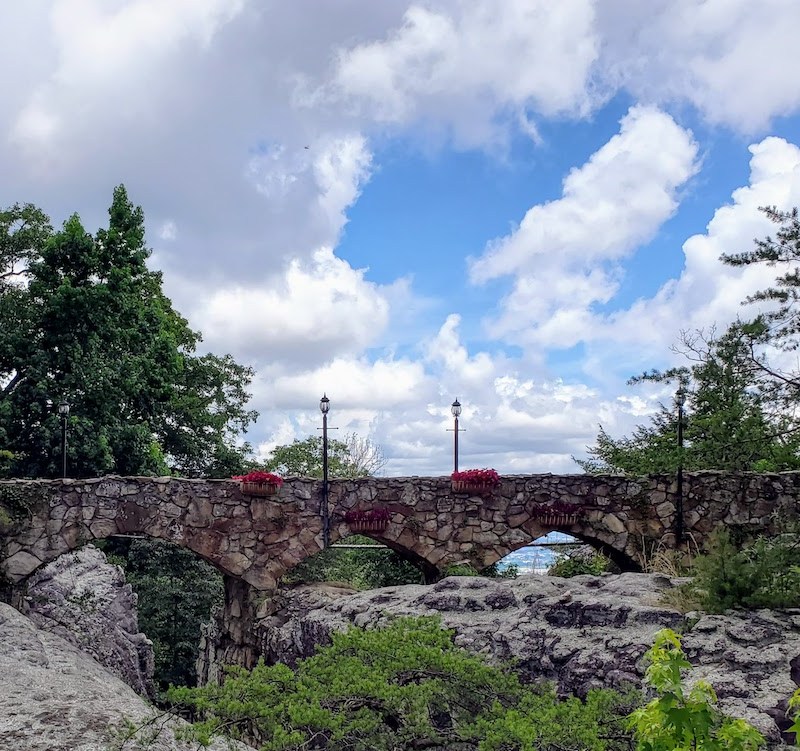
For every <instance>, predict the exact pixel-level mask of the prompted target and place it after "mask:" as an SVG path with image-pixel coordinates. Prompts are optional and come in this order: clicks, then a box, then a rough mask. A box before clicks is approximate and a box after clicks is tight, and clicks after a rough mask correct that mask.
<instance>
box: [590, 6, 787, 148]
mask: <svg viewBox="0 0 800 751" xmlns="http://www.w3.org/2000/svg"><path fill="white" fill-rule="evenodd" d="M596 13H597V24H596V27H595V31H596V33H597V34H598V35H599V36H600V37H601V38H602V40H603V42H602V53H601V56H600V60H599V62H598V65H597V68H596V73H597V75H598V77H599V78H600V79H601V80H602V81H604V83H605V84H606V85H607V86H608V87H609V89H610V90H611V91H613V90H615V89H617V88H619V87H624V88H627V89H628V90H629V91H630V92H632V93H633V94H634V96H636V97H637V98H638V99H640V100H644V101H653V102H662V103H664V104H666V103H669V102H675V101H678V102H689V103H691V104H692V105H693V106H694V107H696V108H697V109H698V110H699V111H700V112H701V113H702V114H703V115H704V116H705V117H706V118H707V119H708V120H709V121H710V122H712V123H718V124H723V125H726V126H728V127H730V128H733V129H734V130H737V131H742V132H745V133H755V132H757V131H759V130H762V129H763V128H765V127H766V126H768V125H769V123H770V121H771V120H772V119H773V118H775V117H776V116H779V115H785V114H789V113H791V112H796V111H797V110H798V107H800V79H798V77H797V75H796V74H795V72H796V70H797V67H798V65H800V48H798V45H797V34H796V30H797V29H798V28H800V4H798V3H797V2H795V0H761V2H758V3H754V2H752V0H652V1H651V2H648V3H630V2H628V1H627V0H604V1H603V2H598V3H597V4H596Z"/></svg>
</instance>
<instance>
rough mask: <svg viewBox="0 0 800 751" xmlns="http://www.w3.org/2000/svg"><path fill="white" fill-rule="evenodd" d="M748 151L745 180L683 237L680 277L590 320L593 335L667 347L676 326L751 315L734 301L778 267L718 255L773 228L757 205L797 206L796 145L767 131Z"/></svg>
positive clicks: (799, 159)
mask: <svg viewBox="0 0 800 751" xmlns="http://www.w3.org/2000/svg"><path fill="white" fill-rule="evenodd" d="M750 153H751V154H752V157H751V160H750V183H749V185H747V186H743V187H741V188H738V189H737V190H735V191H734V192H733V195H732V201H731V203H729V204H727V205H725V206H722V207H720V208H719V209H717V210H716V211H715V212H714V216H713V217H712V218H711V221H709V223H708V226H707V228H706V232H705V234H698V235H694V236H692V237H690V238H689V239H688V240H686V242H685V243H684V244H683V254H684V258H685V265H684V268H683V271H682V273H681V275H680V277H679V278H678V279H674V280H670V281H668V282H667V283H666V284H664V285H663V286H662V287H661V288H660V289H659V290H658V292H657V293H656V294H655V295H654V296H653V297H652V298H650V299H642V300H638V301H637V302H636V303H635V304H634V305H633V306H631V307H630V308H629V309H626V310H623V311H620V312H618V313H615V314H613V315H611V316H608V317H606V318H605V323H602V322H601V321H600V320H597V321H594V322H593V326H592V327H591V329H590V330H591V331H592V332H594V335H596V336H597V338H598V340H602V341H605V342H609V341H618V342H626V343H627V344H628V345H630V346H634V347H641V346H647V347H648V348H649V347H652V346H653V344H655V345H656V346H657V347H661V348H662V349H666V348H668V345H669V343H670V340H672V341H674V339H675V338H676V335H677V332H679V331H680V330H681V329H688V330H691V329H700V328H708V327H709V326H711V325H714V324H717V325H718V326H719V327H720V328H724V327H726V326H727V325H728V324H729V323H730V322H732V321H733V320H735V319H736V318H737V317H739V316H742V317H745V318H747V317H750V316H751V315H752V314H753V310H752V309H751V308H743V307H742V305H741V302H742V301H743V300H744V299H745V297H747V296H748V295H750V294H752V293H753V292H755V291H756V290H758V289H763V288H765V287H768V286H771V283H772V282H773V281H774V279H775V277H776V275H777V273H778V270H777V269H776V268H774V267H770V266H767V265H765V264H759V265H752V266H744V267H741V266H739V267H736V266H726V265H724V264H723V263H722V262H721V261H720V256H721V255H722V254H723V253H737V252H741V251H746V250H750V249H752V247H753V239H754V238H763V237H765V236H766V235H768V234H774V230H775V225H774V224H772V223H771V222H770V221H769V220H768V219H767V217H766V216H765V215H764V214H763V213H762V212H761V211H759V207H760V206H777V207H778V208H780V209H784V210H786V209H789V208H791V207H793V206H797V205H800V148H798V146H796V145H794V144H791V143H788V142H787V141H785V140H784V139H782V138H774V137H770V138H766V139H764V140H763V141H761V142H759V143H756V144H753V145H752V146H750Z"/></svg>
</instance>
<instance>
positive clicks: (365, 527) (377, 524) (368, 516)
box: [344, 508, 390, 532]
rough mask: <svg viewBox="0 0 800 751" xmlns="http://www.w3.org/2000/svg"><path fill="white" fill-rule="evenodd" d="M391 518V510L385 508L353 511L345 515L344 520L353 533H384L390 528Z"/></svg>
mask: <svg viewBox="0 0 800 751" xmlns="http://www.w3.org/2000/svg"><path fill="white" fill-rule="evenodd" d="M389 516H390V514H389V510H388V509H385V508H374V509H371V510H369V511H362V510H359V509H351V510H350V511H348V512H347V513H346V514H345V515H344V520H345V521H346V522H347V525H348V526H349V527H350V530H351V531H352V532H383V531H384V530H385V529H386V527H388V526H389Z"/></svg>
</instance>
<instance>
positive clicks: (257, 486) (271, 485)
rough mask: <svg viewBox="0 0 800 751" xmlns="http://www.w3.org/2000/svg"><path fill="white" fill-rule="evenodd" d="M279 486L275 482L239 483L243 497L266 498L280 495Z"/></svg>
mask: <svg viewBox="0 0 800 751" xmlns="http://www.w3.org/2000/svg"><path fill="white" fill-rule="evenodd" d="M279 487H280V485H278V484H277V483H275V482H244V481H241V482H239V489H240V490H241V491H242V494H243V495H257V496H261V497H264V498H266V497H267V496H270V495H277V494H278V488H279Z"/></svg>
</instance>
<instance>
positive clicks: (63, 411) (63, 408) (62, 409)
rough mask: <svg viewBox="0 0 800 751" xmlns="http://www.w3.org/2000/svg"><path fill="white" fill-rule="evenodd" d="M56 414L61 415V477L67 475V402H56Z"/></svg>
mask: <svg viewBox="0 0 800 751" xmlns="http://www.w3.org/2000/svg"><path fill="white" fill-rule="evenodd" d="M58 414H59V417H61V477H66V476H67V418H68V417H69V404H68V403H67V402H65V401H60V402H59V403H58Z"/></svg>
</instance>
